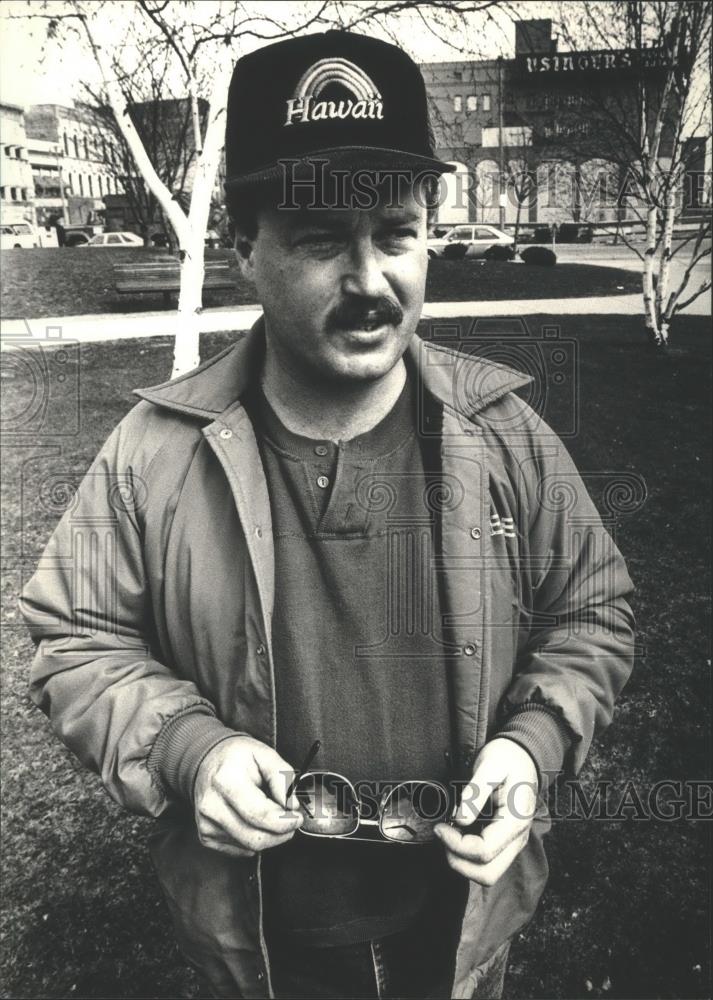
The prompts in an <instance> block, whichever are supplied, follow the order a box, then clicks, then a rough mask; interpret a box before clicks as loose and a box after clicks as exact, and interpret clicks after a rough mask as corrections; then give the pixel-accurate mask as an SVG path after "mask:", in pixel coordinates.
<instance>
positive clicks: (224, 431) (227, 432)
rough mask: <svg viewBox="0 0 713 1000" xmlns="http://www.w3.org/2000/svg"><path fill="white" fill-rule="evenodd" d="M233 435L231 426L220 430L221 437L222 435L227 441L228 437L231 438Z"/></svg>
mask: <svg viewBox="0 0 713 1000" xmlns="http://www.w3.org/2000/svg"><path fill="white" fill-rule="evenodd" d="M232 436H233V432H232V431H231V429H230V428H229V427H224V428H223V429H222V430H221V432H220V437H222V439H223V440H224V441H227V440H228V438H231V437H232Z"/></svg>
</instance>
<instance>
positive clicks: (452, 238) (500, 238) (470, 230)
mask: <svg viewBox="0 0 713 1000" xmlns="http://www.w3.org/2000/svg"><path fill="white" fill-rule="evenodd" d="M514 242H515V241H514V240H513V238H512V236H508V234H507V233H503V232H501V230H500V229H496V228H495V226H484V225H480V226H454V227H453V228H452V229H450V230H449V231H448V232H447V233H446V235H445V236H440V237H436V238H435V239H429V240H428V243H427V246H428V256H429V257H442V256H443V251H444V250H445V248H446V247H448V246H451V245H452V244H454V243H463V244H464V245H465V247H466V252H465V256H466V257H482V256H483V255H484V254H485V251H486V250H488V249H490V247H494V246H512V244H513V243H514Z"/></svg>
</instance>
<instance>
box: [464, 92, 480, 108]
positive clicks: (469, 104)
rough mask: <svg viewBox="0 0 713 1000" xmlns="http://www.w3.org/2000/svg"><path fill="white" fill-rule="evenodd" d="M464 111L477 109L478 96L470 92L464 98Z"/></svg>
mask: <svg viewBox="0 0 713 1000" xmlns="http://www.w3.org/2000/svg"><path fill="white" fill-rule="evenodd" d="M465 107H466V111H477V110H478V98H477V97H476V96H475V94H471V95H470V96H469V97H466V99H465Z"/></svg>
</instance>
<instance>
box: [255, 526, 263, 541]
mask: <svg viewBox="0 0 713 1000" xmlns="http://www.w3.org/2000/svg"><path fill="white" fill-rule="evenodd" d="M255 537H256V538H262V528H261V527H260V525H259V524H258V526H257V528H255Z"/></svg>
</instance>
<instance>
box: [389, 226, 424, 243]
mask: <svg viewBox="0 0 713 1000" xmlns="http://www.w3.org/2000/svg"><path fill="white" fill-rule="evenodd" d="M417 236H418V233H417V232H416V230H415V229H411V228H403V227H400V228H399V229H390V230H389V231H388V232H387V233H386V238H387V239H388V240H409V239H412V240H413V239H416V237H417Z"/></svg>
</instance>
